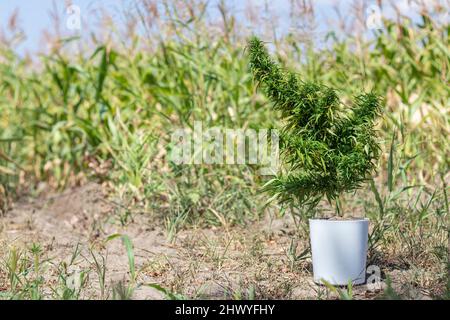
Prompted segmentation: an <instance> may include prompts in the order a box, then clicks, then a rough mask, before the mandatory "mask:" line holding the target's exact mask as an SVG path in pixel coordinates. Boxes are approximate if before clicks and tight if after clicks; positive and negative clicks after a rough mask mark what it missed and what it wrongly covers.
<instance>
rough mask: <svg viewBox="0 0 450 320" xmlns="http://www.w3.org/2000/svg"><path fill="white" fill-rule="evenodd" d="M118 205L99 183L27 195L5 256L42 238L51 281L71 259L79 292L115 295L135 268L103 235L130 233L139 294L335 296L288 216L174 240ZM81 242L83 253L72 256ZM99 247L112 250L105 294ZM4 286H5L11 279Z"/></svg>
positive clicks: (363, 294)
mask: <svg viewBox="0 0 450 320" xmlns="http://www.w3.org/2000/svg"><path fill="white" fill-rule="evenodd" d="M115 209H117V205H115V204H114V203H113V202H111V201H110V200H108V198H107V197H106V196H105V195H104V194H103V192H102V189H101V186H99V185H97V184H94V183H90V184H87V185H85V186H83V187H80V188H77V189H72V190H67V191H65V192H64V193H61V194H58V195H53V196H47V197H45V198H39V199H23V200H21V201H20V202H18V203H16V205H15V206H14V208H13V209H12V210H11V211H10V212H8V213H6V215H5V216H3V217H0V244H2V246H1V248H2V249H0V256H1V255H2V254H3V255H5V254H6V252H7V249H9V248H11V247H16V248H29V247H30V245H31V244H32V243H39V244H41V246H42V248H43V253H42V258H41V259H42V261H46V262H47V263H46V264H45V263H44V264H43V267H42V268H43V269H44V271H45V272H44V273H45V278H46V284H47V286H48V288H50V287H51V286H52V285H54V284H55V283H56V281H57V279H56V278H57V272H56V269H57V268H56V267H55V266H60V265H61V263H65V265H69V270H68V271H67V273H68V274H72V275H73V277H74V279H76V275H77V274H78V273H79V272H80V271H81V270H85V271H88V274H89V281H88V283H87V287H86V290H84V291H83V292H84V294H82V296H81V298H108V297H111V293H110V290H109V289H111V288H112V286H114V284H115V283H117V282H118V281H121V280H123V281H124V282H127V281H129V279H130V272H129V264H128V259H127V254H126V250H125V247H124V245H123V243H122V242H121V241H120V239H114V240H111V241H107V242H106V241H105V239H107V237H108V236H110V235H112V234H126V235H128V236H129V237H130V239H131V240H132V242H133V245H134V255H135V265H136V270H137V283H138V284H140V285H139V286H138V288H137V289H136V290H135V292H134V294H133V298H135V299H162V298H164V295H163V294H162V293H161V292H159V291H157V290H155V289H153V288H151V287H148V286H146V285H144V284H149V283H157V284H159V285H161V286H162V287H164V288H167V289H169V290H170V291H171V292H174V293H179V294H182V295H183V296H185V297H188V298H207V299H220V298H252V297H253V296H254V297H256V298H262V299H317V298H321V299H325V298H336V296H337V295H336V293H333V292H330V290H328V289H327V288H325V287H323V286H318V285H316V284H314V283H313V282H312V280H311V262H310V259H309V257H308V254H306V256H305V257H304V258H297V259H293V258H292V257H293V256H294V255H296V256H300V255H301V253H302V252H304V251H305V250H306V249H307V243H308V242H307V238H304V239H300V240H295V239H298V237H296V236H295V232H294V231H293V229H292V225H293V224H292V222H291V221H290V219H289V217H285V218H283V219H272V218H270V217H267V218H266V219H265V220H263V221H259V222H256V223H253V224H249V225H247V226H237V227H233V228H231V229H225V228H216V229H214V228H210V229H197V228H195V227H193V228H192V229H189V230H183V231H181V232H180V233H179V234H178V235H177V237H176V239H175V241H174V242H172V243H171V242H169V241H168V240H167V236H166V233H165V228H164V225H163V224H162V223H161V222H155V220H154V218H152V217H150V216H149V215H148V214H145V215H144V214H134V215H132V222H129V223H127V224H126V225H125V226H123V225H121V223H120V221H119V219H117V216H116V214H115ZM77 246H78V249H79V254H76V257H75V258H73V256H74V252H76V251H77ZM289 252H291V254H289ZM292 252H294V253H293V254H292ZM93 255H94V256H95V257H98V258H99V257H106V263H105V267H106V291H105V292H106V293H105V294H104V295H103V297H102V296H101V290H100V286H99V277H98V276H97V273H96V272H95V264H94V259H93ZM72 260H73V262H72V263H70V262H71V261H72ZM99 260H100V261H101V259H99ZM388 272H389V274H390V275H391V277H392V278H393V283H394V287H395V288H397V289H399V290H400V289H402V285H404V283H405V278H404V277H405V276H406V277H407V274H408V272H409V271H408V270H398V268H395V267H392V268H391V270H388ZM5 278H6V277H5V275H3V279H5ZM0 281H1V277H0ZM75 282H76V280H74V286H75V285H76V283H75ZM0 283H1V282H0ZM0 287H1V285H0ZM3 287H4V288H6V287H7V284H6V281H5V284H3ZM0 290H1V288H0ZM48 290H50V289H48ZM49 292H50V291H49ZM380 293H381V291H379V290H375V291H373V290H369V288H368V287H367V285H362V286H357V287H355V288H354V293H353V294H354V298H355V299H372V298H376V297H378V296H379V295H380ZM411 295H413V296H411ZM409 297H413V298H427V293H426V292H421V291H415V292H413V293H411V292H410V293H409Z"/></svg>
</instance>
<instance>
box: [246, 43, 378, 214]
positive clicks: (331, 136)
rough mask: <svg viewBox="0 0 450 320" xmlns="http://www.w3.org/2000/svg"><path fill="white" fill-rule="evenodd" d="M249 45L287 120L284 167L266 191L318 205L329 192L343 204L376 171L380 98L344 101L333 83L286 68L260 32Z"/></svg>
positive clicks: (257, 73) (254, 67)
mask: <svg viewBox="0 0 450 320" xmlns="http://www.w3.org/2000/svg"><path fill="white" fill-rule="evenodd" d="M248 47H249V55H250V69H251V71H252V73H253V75H254V78H255V80H256V81H257V82H258V83H260V84H261V86H262V88H263V90H264V92H265V94H266V95H267V97H268V98H269V99H270V100H271V101H272V102H273V103H274V109H275V110H279V111H280V112H281V116H282V118H283V120H284V123H283V124H284V125H283V128H282V130H281V133H280V150H281V156H282V159H283V163H284V170H281V171H280V173H278V175H277V176H276V177H275V178H273V179H272V180H270V181H269V182H268V183H267V184H266V185H265V186H264V190H265V191H267V192H269V193H271V194H272V195H273V196H274V197H275V198H278V200H279V201H280V202H281V203H283V204H286V203H290V204H294V205H299V206H304V205H309V206H315V205H317V203H318V202H319V200H320V199H321V198H322V197H323V196H326V198H327V199H328V201H329V202H330V203H332V202H336V204H338V202H337V201H338V197H339V195H340V194H341V193H343V192H349V191H352V190H355V189H357V188H358V187H360V185H361V183H362V182H364V181H365V180H367V179H368V178H369V176H370V175H371V174H372V172H373V171H374V170H375V161H376V160H377V159H378V157H379V150H380V148H379V145H378V143H377V141H376V136H377V135H376V132H375V130H374V123H375V121H376V119H377V118H378V116H379V115H380V109H381V108H380V104H381V101H380V98H379V97H378V96H377V95H375V94H374V93H363V94H360V95H357V96H356V97H355V98H354V101H353V103H352V105H351V106H350V107H347V106H344V105H343V103H342V102H341V101H340V99H339V97H338V95H337V93H336V91H335V90H334V89H333V88H329V87H327V86H324V85H321V84H317V83H311V82H304V81H302V80H301V79H299V77H298V75H297V74H295V73H293V72H290V71H286V70H284V69H282V68H281V67H280V66H279V65H278V64H277V63H275V62H274V60H272V58H271V57H270V55H269V53H268V51H267V49H266V48H265V46H264V44H263V42H262V41H261V40H259V39H258V38H257V37H252V38H251V39H250V41H249V44H248ZM337 210H338V213H339V206H338V205H337Z"/></svg>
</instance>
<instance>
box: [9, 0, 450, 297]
mask: <svg viewBox="0 0 450 320" xmlns="http://www.w3.org/2000/svg"><path fill="white" fill-rule="evenodd" d="M379 2H380V3H384V1H379ZM126 3H127V4H128V6H125V7H124V8H127V10H125V9H124V10H125V11H124V12H123V13H122V14H123V19H122V20H121V21H123V23H121V24H117V23H115V21H117V17H114V16H113V14H112V13H111V12H108V11H101V12H100V13H99V18H98V24H97V25H96V26H95V27H93V26H92V27H91V26H89V28H92V30H91V29H89V30H88V31H86V32H85V31H84V30H85V29H83V32H82V33H81V34H80V35H75V36H73V35H69V36H67V35H66V34H58V33H57V32H54V33H53V34H49V35H48V37H47V42H46V44H45V45H46V49H45V50H43V51H42V52H41V53H39V54H37V53H36V54H29V53H28V54H20V53H18V51H17V46H18V43H20V41H21V37H22V35H21V33H20V29H19V27H18V26H16V22H15V20H14V17H11V20H10V21H9V31H8V32H6V33H0V35H1V36H0V39H1V40H0V115H1V116H0V243H2V244H4V245H2V247H1V249H0V298H4V299H16V298H24V299H44V298H53V299H66V298H67V299H89V298H96V299H109V298H124V299H125V298H131V297H132V296H133V294H134V293H135V290H136V288H137V287H138V285H137V284H138V283H144V282H148V281H150V282H152V283H158V284H157V285H156V284H154V285H153V287H152V290H155V291H157V292H162V294H163V297H164V298H169V299H182V298H186V299H188V298H194V299H195V298H199V297H203V295H202V294H203V293H202V294H200V293H199V290H197V289H195V288H192V287H190V286H189V285H187V284H186V283H189V282H190V281H193V280H189V279H190V278H189V277H188V276H187V275H184V273H180V272H179V270H178V269H176V268H175V267H173V264H172V263H167V262H166V261H165V260H164V261H163V260H161V259H160V258H159V257H155V256H152V258H148V259H149V260H148V261H147V260H146V261H139V260H135V259H134V258H136V257H135V256H134V254H136V250H138V249H137V248H139V246H140V245H139V242H138V241H139V239H138V238H133V237H132V236H131V235H130V236H129V237H128V236H126V235H125V234H128V232H127V230H128V229H127V228H128V227H129V226H133V224H137V222H136V221H145V223H146V225H147V224H148V225H149V226H150V227H149V228H159V229H160V230H161V232H162V234H163V236H162V238H163V239H165V241H167V243H169V244H172V245H174V246H177V245H178V246H179V247H182V248H183V250H188V249H187V248H191V247H195V244H193V243H197V242H198V241H200V242H201V243H202V245H203V246H204V247H205V249H204V250H203V251H202V252H201V253H198V254H199V255H200V256H201V257H202V258H201V259H204V261H206V262H205V264H206V263H207V264H208V266H209V268H210V269H212V270H215V271H216V272H219V273H220V270H223V269H227V268H230V269H232V268H237V269H238V271H239V272H241V273H242V276H241V278H240V280H239V281H236V282H233V284H230V285H229V286H228V284H229V283H228V282H226V284H223V283H222V282H221V283H222V287H225V288H226V290H225V291H224V293H223V297H226V298H233V299H267V298H268V299H272V298H275V299H277V298H280V299H285V298H286V299H289V298H320V299H321V298H329V297H330V296H329V295H328V294H330V295H333V294H336V295H337V298H345V297H347V298H348V297H349V296H348V293H344V292H342V291H341V289H339V288H331V289H330V288H320V289H318V291H317V290H316V291H311V292H312V293H308V294H306V295H303V294H298V295H296V294H295V292H296V291H295V290H293V288H291V287H289V286H290V285H291V284H292V283H297V282H298V283H300V282H301V280H299V279H303V278H302V277H304V276H305V275H309V274H310V271H308V270H309V269H308V265H309V264H310V261H309V257H308V250H307V249H308V240H307V239H308V238H307V237H308V235H307V226H306V221H305V220H304V219H302V217H301V216H300V215H297V214H295V212H292V213H293V214H292V215H291V214H290V212H288V211H289V210H287V211H285V209H283V208H281V207H280V206H279V205H278V204H276V203H274V202H270V203H268V198H269V197H268V195H267V194H265V193H262V192H261V188H262V186H263V185H264V183H265V182H266V180H267V178H266V177H264V176H261V175H258V173H257V172H258V169H259V167H258V165H253V164H239V165H225V164H202V165H194V164H189V165H180V164H176V163H174V162H172V161H170V159H169V153H170V152H171V149H172V148H173V142H172V141H171V135H172V133H173V132H174V131H175V130H176V129H178V128H193V125H194V122H195V121H201V122H202V124H203V126H204V127H220V128H239V129H255V130H258V129H261V128H275V127H277V126H278V123H279V119H280V115H279V114H278V113H277V112H274V111H273V109H272V107H271V103H270V102H269V101H268V100H267V98H266V97H265V96H264V95H262V93H260V92H259V90H256V88H255V85H254V82H253V78H252V75H251V73H250V72H249V61H248V55H247V52H246V44H247V41H248V38H249V37H250V36H251V35H252V34H254V33H258V34H259V36H260V37H261V39H263V40H264V41H265V42H266V43H267V44H268V45H269V47H270V51H271V52H272V53H273V54H274V55H275V56H276V58H277V59H278V61H279V62H280V63H281V64H282V65H283V66H285V67H287V68H291V69H294V70H296V72H298V73H299V74H301V75H302V77H303V78H304V79H306V80H312V81H317V82H320V83H322V84H324V85H326V86H330V87H333V88H336V89H337V90H338V92H339V94H340V96H341V97H342V98H343V100H344V101H350V100H351V98H352V97H353V96H354V95H355V94H356V93H357V92H359V91H361V90H366V91H372V92H375V93H376V94H378V95H379V96H381V97H382V98H383V100H382V101H383V102H382V108H383V116H382V120H381V121H380V122H379V123H378V124H377V127H376V129H377V132H378V133H379V136H380V143H381V146H382V147H381V148H382V150H381V160H380V161H379V163H378V164H377V172H376V175H375V176H374V177H373V179H371V180H370V181H368V182H367V183H366V184H364V185H363V187H362V188H361V189H360V190H358V191H357V192H356V193H352V194H346V195H345V196H344V199H343V203H342V206H343V209H344V211H346V212H349V213H351V214H352V215H357V216H358V215H359V216H366V217H369V218H370V219H371V224H372V226H371V230H370V235H369V264H374V265H377V266H379V267H380V268H381V270H382V272H383V276H382V277H384V278H385V279H387V281H386V283H388V284H389V285H388V286H387V288H385V289H381V290H379V291H377V292H376V293H374V294H373V295H370V296H369V298H405V299H411V298H412V299H415V298H418V295H417V294H416V293H411V292H412V291H411V290H410V288H420V290H419V291H420V294H421V297H422V296H426V297H431V298H433V299H443V298H448V297H449V288H450V282H449V279H450V278H449V266H450V265H449V260H448V259H449V250H450V249H449V248H450V247H449V230H448V227H449V223H448V219H449V211H450V209H449V197H448V194H449V192H450V190H449V189H448V184H449V183H450V173H449V172H450V171H449V165H450V140H449V138H448V137H449V136H450V108H449V106H450V86H449V77H450V72H449V68H450V46H449V31H450V25H449V23H448V19H447V20H446V21H444V22H442V21H439V22H438V21H437V20H436V19H434V16H433V13H434V12H442V11H444V12H448V11H449V9H450V5H449V4H448V3H447V6H445V5H444V7H440V6H438V5H436V6H431V5H430V6H428V7H427V8H426V10H422V11H421V12H420V13H419V18H418V19H410V18H408V17H406V16H402V15H401V14H400V13H397V15H396V16H395V18H392V19H388V18H386V19H383V21H382V28H381V29H379V30H369V31H367V30H365V26H364V23H363V22H361V17H364V5H366V4H367V3H366V2H364V1H355V2H352V5H351V8H352V15H350V16H349V17H347V18H345V19H344V18H341V20H340V21H338V22H336V23H335V25H332V24H331V23H330V25H329V31H327V32H322V31H317V30H316V29H315V27H314V25H315V22H316V20H315V19H317V13H316V12H315V11H314V5H313V3H312V2H309V1H292V2H290V13H289V16H290V19H291V20H290V21H291V24H292V25H293V26H298V27H297V28H296V29H294V30H293V31H292V30H291V29H290V30H289V31H286V32H278V31H277V29H276V23H277V21H279V20H277V19H276V17H274V16H271V11H270V9H267V5H266V6H264V5H262V6H261V7H258V6H256V5H255V7H252V5H251V4H250V2H249V5H248V8H247V9H246V10H247V11H246V12H245V17H246V18H245V19H243V18H242V17H241V18H240V17H238V15H237V13H236V12H233V9H232V8H230V6H229V5H228V4H227V2H226V1H218V2H217V3H207V2H205V1H200V0H198V1H193V2H179V1H169V0H165V1H152V0H145V1H139V2H126ZM444 3H445V2H444ZM213 11H214V12H215V14H212V13H211V12H213ZM92 25H93V24H92ZM92 184H95V185H96V186H98V188H99V189H100V190H101V192H102V199H103V200H101V201H104V202H106V203H108V205H109V206H110V208H111V209H110V212H109V213H108V217H107V218H105V219H104V220H101V221H102V223H103V222H104V223H106V222H105V221H108V223H111V224H112V225H113V226H114V228H116V229H114V230H115V231H114V233H117V234H116V236H114V235H113V236H111V234H112V232H108V231H107V230H109V229H108V228H106V227H105V228H103V227H98V226H97V224H96V225H95V227H89V228H91V229H92V228H94V229H95V228H98V230H97V229H96V230H93V229H92V230H91V229H89V230H90V231H89V235H88V236H87V237H86V240H85V243H84V244H83V243H82V244H81V246H83V245H85V247H84V248H81V247H80V251H79V252H81V251H82V250H87V251H86V252H88V253H87V254H84V256H87V258H86V259H87V261H88V262H89V263H87V264H83V263H81V262H80V263H81V265H83V267H80V268H81V269H82V270H83V271H82V272H84V273H81V274H84V275H83V276H80V279H81V280H80V281H81V284H80V286H79V287H78V288H77V289H76V290H75V289H71V288H69V287H70V286H69V285H68V284H67V283H68V282H67V281H62V282H61V279H66V277H67V278H68V277H69V275H71V274H72V273H71V272H72V271H70V270H71V269H70V268H67V269H64V268H62V266H63V262H62V261H55V262H53V263H51V264H49V262H48V260H49V259H48V257H49V255H50V256H52V257H54V256H55V255H54V254H50V253H48V252H46V250H47V249H46V242H45V241H46V240H41V239H40V238H39V237H37V238H34V237H32V236H30V237H29V238H28V236H26V237H25V240H23V239H22V238H23V237H21V239H22V240H21V241H20V243H18V242H17V241H16V240H14V241H13V240H11V238H10V237H9V236H8V234H9V233H8V228H9V227H8V225H7V223H6V222H2V220H3V221H8V220H7V219H9V218H10V217H13V215H14V212H16V211H17V210H18V208H21V207H20V206H21V203H23V201H24V200H23V199H31V200H27V201H31V202H29V203H31V204H32V203H34V202H33V201H38V200H36V199H51V198H52V197H57V196H58V195H59V194H64V193H65V192H66V190H78V189H79V188H83V187H84V186H86V185H92ZM33 199H34V200H33ZM39 201H40V200H39ZM80 202H83V200H80ZM321 206H322V207H323V209H324V210H327V204H326V203H323V204H321ZM67 210H70V208H67ZM268 217H271V218H270V219H274V220H283V221H284V220H286V219H287V221H288V225H289V227H288V229H289V231H286V232H284V233H283V236H276V237H275V238H272V236H270V235H268V234H266V233H264V232H263V231H261V230H262V229H261V227H260V226H261V224H263V225H264V224H265V222H264V221H266V220H267V219H268ZM72 218H73V219H78V218H76V217H69V218H68V219H69V220H70V219H72ZM30 219H31V218H30ZM80 219H81V218H80ZM290 219H292V221H291V220H290ZM70 221H72V220H70ZM77 221H78V220H77ZM89 221H90V220H89ZM96 221H97V220H96ZM111 221H113V222H111ZM139 223H141V222H139ZM141 225H143V222H142V224H141ZM30 228H32V227H30ZM159 229H158V230H159ZM247 229H248V230H251V232H249V234H246V237H247V238H248V239H250V240H251V241H250V240H249V241H250V243H247V242H246V241H247V240H244V239H242V241H241V240H237V238H236V237H233V236H230V234H233V232H236V233H237V234H239V233H242V232H243V231H240V230H247ZM19 230H21V229H19ZM198 230H209V231H211V232H213V233H218V234H221V235H223V238H220V239H216V240H210V241H209V240H205V242H202V241H203V240H201V239H202V238H201V237H200V236H194V234H195V235H196V234H197V233H195V232H198ZM19 234H21V233H20V231H19ZM119 234H120V235H119ZM93 235H95V236H93ZM190 235H192V237H190ZM119 236H120V237H121V238H122V240H123V239H125V240H123V244H125V250H126V252H127V255H126V256H125V258H124V259H123V261H124V263H125V264H126V265H127V266H128V268H129V270H127V271H129V272H128V275H129V277H130V279H128V280H127V281H126V283H125V284H124V283H123V282H120V281H119V282H114V281H113V280H108V277H107V276H106V277H105V274H104V272H105V270H106V269H105V270H103V269H102V266H103V267H104V266H105V263H106V262H105V261H103V260H102V259H103V254H104V250H105V247H107V243H114V241H118V240H113V239H115V238H116V237H119ZM221 237H222V236H221ZM191 238H192V239H191ZM281 238H282V240H280V239H281ZM195 241H197V242H195ZM213 241H216V242H214V243H213ZM236 241H237V242H236ZM271 241H272V242H271ZM277 241H281V242H280V248H284V249H283V250H281V252H283V254H282V256H283V259H281V262H280V265H276V264H275V265H270V267H269V266H267V265H265V263H268V262H267V261H265V259H262V258H261V257H262V256H264V254H265V252H266V251H267V250H268V248H270V246H271V245H272V243H273V242H275V243H278V242H277ZM283 241H285V242H283ZM100 242H101V243H102V244H101V245H100V244H99V243H100ZM235 242H236V243H235ZM132 243H133V244H134V254H133V245H132ZM72 245H73V246H74V249H73V250H74V252H75V253H73V256H76V257H77V258H74V259H73V261H71V262H73V263H74V264H76V261H78V260H79V259H81V258H80V257H79V252H78V253H77V250H78V244H77V243H76V242H74V243H72ZM75 246H76V247H75ZM203 246H200V247H201V248H203ZM120 248H122V247H120ZM118 250H119V249H118ZM120 250H121V249H120ZM234 251H237V252H239V251H242V255H243V256H244V257H245V259H247V260H245V259H244V258H242V259H243V260H242V261H243V262H242V263H237V262H236V261H239V259H240V258H236V257H235V256H234V255H233V254H234ZM183 252H184V251H183ZM185 254H186V255H187V256H190V254H188V253H185ZM126 257H128V258H126ZM192 257H194V253H192ZM192 257H191V258H192ZM233 257H234V258H233ZM111 259H113V258H111ZM189 259H190V258H186V260H189ZM194 260H195V259H194ZM244 260H245V261H244ZM74 261H75V262H74ZM102 261H103V262H102ZM202 261H203V260H202ZM251 261H253V262H251ZM254 261H257V262H254ZM64 263H66V265H67V262H64ZM186 263H187V262H186ZM197 263H198V262H197ZM233 263H237V266H236V265H234V264H233ZM262 264H264V266H261V270H265V271H261V273H258V272H256V271H255V272H254V274H255V276H254V275H249V274H247V273H246V267H245V266H247V265H262ZM182 267H183V266H181V267H180V268H182ZM186 268H187V269H189V267H186ZM193 268H194V269H195V267H193ZM273 268H275V269H273ZM277 268H278V269H277ZM49 269H51V270H54V271H55V272H56V273H57V274H58V275H59V276H58V279H59V280H58V281H59V282H58V283H59V284H58V289H54V290H53V289H51V288H52V286H53V288H54V285H51V284H50V283H52V282H51V279H48V278H47V277H46V276H45V273H46V272H45V270H49ZM102 270H103V271H102ZM148 270H151V271H148ZM177 270H178V271H177ZM233 270H235V269H233ZM399 270H400V271H399ZM102 272H103V273H102ZM277 272H286V274H287V275H288V277H289V279H290V282H289V283H290V284H289V286H288V287H289V288H288V289H285V288H287V287H286V283H279V282H277V281H275V280H273V279H272V278H270V277H273V276H274V274H276V273H277ZM399 273H401V275H400V276H399V275H398V274H399ZM88 274H89V276H87V275H88ZM180 274H183V275H184V276H183V277H181V276H180ZM256 274H259V275H260V276H259V278H258V277H257V276H256ZM145 277H150V278H151V280H148V279H147V278H145ZM219 278H220V277H219ZM391 278H392V279H391ZM93 279H94V280H93ZM144 279H147V280H144ZM195 279H196V281H199V286H201V285H203V284H204V283H205V282H206V280H204V279H203V278H201V277H199V278H195ZM220 279H222V278H220ZM261 279H262V280H261ZM264 279H265V280H268V281H269V282H270V284H264V283H265V282H264V281H263V280H264ZM405 279H406V280H405ZM391 280H392V283H393V284H392V287H391V285H390V281H391ZM217 281H219V280H217ZM220 281H222V280H220ZM220 281H219V282H220ZM227 281H228V280H227ZM280 281H281V280H280ZM296 281H297V282H296ZM299 281H300V282H299ZM396 281H397V283H404V284H405V283H406V284H407V285H406V287H405V286H397V287H395V283H396ZM53 283H54V282H53ZM123 286H126V288H124V287H123ZM93 288H95V289H93ZM98 288H100V289H98ZM321 290H325V291H324V292H322V291H321ZM416 291H417V290H416ZM416 291H414V292H416ZM345 294H347V295H345ZM366 296H367V295H366ZM206 297H208V296H207V295H206ZM144 298H146V296H144ZM352 298H358V297H357V296H353V297H352Z"/></svg>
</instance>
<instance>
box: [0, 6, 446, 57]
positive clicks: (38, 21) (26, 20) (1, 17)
mask: <svg viewBox="0 0 450 320" xmlns="http://www.w3.org/2000/svg"><path fill="white" fill-rule="evenodd" d="M248 1H251V2H252V3H253V4H255V5H259V6H260V7H263V6H264V3H265V1H264V0H248ZM422 1H425V2H427V1H433V0H422ZM438 1H441V2H446V0H438ZM65 2H66V1H64V0H0V28H1V29H3V30H4V31H5V32H7V29H6V26H7V22H8V19H9V17H10V16H11V14H12V13H13V12H14V11H15V10H16V9H17V10H19V20H18V23H19V25H20V26H21V27H22V29H23V30H24V32H25V34H26V40H25V41H24V42H23V43H22V44H21V45H20V47H19V48H18V49H19V50H20V51H22V50H33V49H37V48H39V44H40V43H41V40H42V31H43V30H45V29H47V30H50V29H51V28H52V20H51V18H50V14H49V13H50V12H51V10H52V8H53V4H54V3H56V4H57V8H58V11H59V13H60V14H61V15H62V16H63V17H66V16H67V15H66V13H65V8H66V7H65ZM71 2H72V3H73V4H75V5H77V6H79V7H80V9H81V12H82V17H83V19H85V18H86V17H88V19H87V20H88V22H89V19H90V18H89V15H86V13H87V12H90V11H92V10H93V9H95V8H98V7H104V8H106V9H108V10H110V11H115V12H118V10H120V8H121V6H123V5H126V4H127V3H130V0H73V1H71ZM211 2H212V3H214V2H217V0H213V1H211ZM226 2H227V4H228V6H229V7H231V8H233V10H234V11H237V12H238V14H239V12H243V11H244V8H245V2H246V0H226ZM267 2H268V3H269V5H270V9H271V10H274V11H275V12H276V14H277V15H278V16H279V17H280V20H279V28H280V29H283V28H285V27H286V26H284V25H283V23H284V24H286V21H287V19H285V17H286V16H287V14H288V12H289V0H275V1H273V0H272V1H267ZM366 2H367V3H368V4H371V3H375V1H370V0H368V1H366ZM336 3H339V5H340V7H341V9H342V11H343V12H344V13H346V12H348V5H349V3H351V1H343V0H341V1H337V0H314V4H315V6H316V17H317V21H316V22H317V23H318V31H319V33H320V32H324V33H325V31H326V30H327V28H328V27H329V26H328V24H327V23H326V21H327V19H333V17H334V11H333V5H334V4H336ZM395 3H396V4H397V5H398V6H399V7H400V8H401V9H402V10H403V12H404V13H406V14H410V13H411V8H410V6H411V5H410V0H397V1H395ZM384 13H386V14H387V15H389V10H388V9H386V12H384ZM84 23H86V22H84ZM60 27H61V29H63V30H64V29H65V21H62V22H61V26H60ZM66 30H67V29H66Z"/></svg>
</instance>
